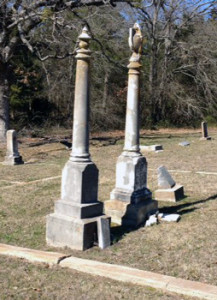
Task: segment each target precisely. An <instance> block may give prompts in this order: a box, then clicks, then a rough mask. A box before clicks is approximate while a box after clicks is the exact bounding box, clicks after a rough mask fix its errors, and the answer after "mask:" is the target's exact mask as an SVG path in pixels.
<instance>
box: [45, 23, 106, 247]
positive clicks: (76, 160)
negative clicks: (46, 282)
mask: <svg viewBox="0 0 217 300" xmlns="http://www.w3.org/2000/svg"><path fill="white" fill-rule="evenodd" d="M89 41H90V36H89V32H88V29H87V28H86V27H84V28H83V31H82V33H81V35H80V36H79V49H78V50H77V55H76V59H77V69H76V83H75V101H74V120H73V146H72V152H71V155H70V158H69V161H68V162H67V163H66V165H65V167H64V169H63V172H62V186H61V199H60V200H58V201H56V203H55V210H54V213H53V214H50V215H48V216H47V228H46V240H47V243H48V244H49V245H52V246H60V247H63V246H68V247H69V248H72V249H78V250H85V249H87V248H90V247H91V246H93V244H94V242H95V241H97V240H98V241H99V243H100V247H101V248H105V247H106V246H108V245H110V218H108V217H106V216H105V215H103V204H102V203H101V202H99V201H97V199H98V198H97V197H98V195H97V194H98V169H97V167H96V165H95V164H94V163H93V162H92V160H91V158H90V154H89V128H88V127H89V64H90V54H91V51H90V50H89Z"/></svg>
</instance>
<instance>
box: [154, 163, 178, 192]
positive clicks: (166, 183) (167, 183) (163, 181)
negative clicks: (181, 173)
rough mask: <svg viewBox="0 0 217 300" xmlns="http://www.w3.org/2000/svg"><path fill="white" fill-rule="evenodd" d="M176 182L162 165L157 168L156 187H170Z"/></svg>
mask: <svg viewBox="0 0 217 300" xmlns="http://www.w3.org/2000/svg"><path fill="white" fill-rule="evenodd" d="M175 184H176V182H175V181H174V180H173V178H172V177H171V175H170V173H169V172H168V171H167V169H166V168H165V167H164V166H160V167H159V168H158V187H159V188H160V189H171V188H172V187H174V186H175Z"/></svg>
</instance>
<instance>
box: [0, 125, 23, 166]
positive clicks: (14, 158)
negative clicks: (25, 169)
mask: <svg viewBox="0 0 217 300" xmlns="http://www.w3.org/2000/svg"><path fill="white" fill-rule="evenodd" d="M3 164H4V165H11V166H13V165H21V164H24V162H23V159H22V156H21V155H20V154H19V151H18V143H17V133H16V131H15V130H8V131H7V153H6V156H5V160H4V162H3Z"/></svg>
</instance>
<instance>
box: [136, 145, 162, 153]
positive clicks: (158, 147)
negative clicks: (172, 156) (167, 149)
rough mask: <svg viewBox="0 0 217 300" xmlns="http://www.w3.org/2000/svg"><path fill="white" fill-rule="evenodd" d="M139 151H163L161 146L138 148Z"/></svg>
mask: <svg viewBox="0 0 217 300" xmlns="http://www.w3.org/2000/svg"><path fill="white" fill-rule="evenodd" d="M140 150H141V151H149V152H160V151H163V146H162V145H150V146H140Z"/></svg>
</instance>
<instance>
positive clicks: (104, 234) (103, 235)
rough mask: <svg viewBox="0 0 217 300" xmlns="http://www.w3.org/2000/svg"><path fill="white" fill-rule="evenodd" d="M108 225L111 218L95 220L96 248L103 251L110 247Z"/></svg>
mask: <svg viewBox="0 0 217 300" xmlns="http://www.w3.org/2000/svg"><path fill="white" fill-rule="evenodd" d="M110 223H111V218H108V217H106V216H105V217H101V218H98V220H97V234H98V246H99V248H101V249H105V248H107V247H109V246H110V245H111V237H110Z"/></svg>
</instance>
